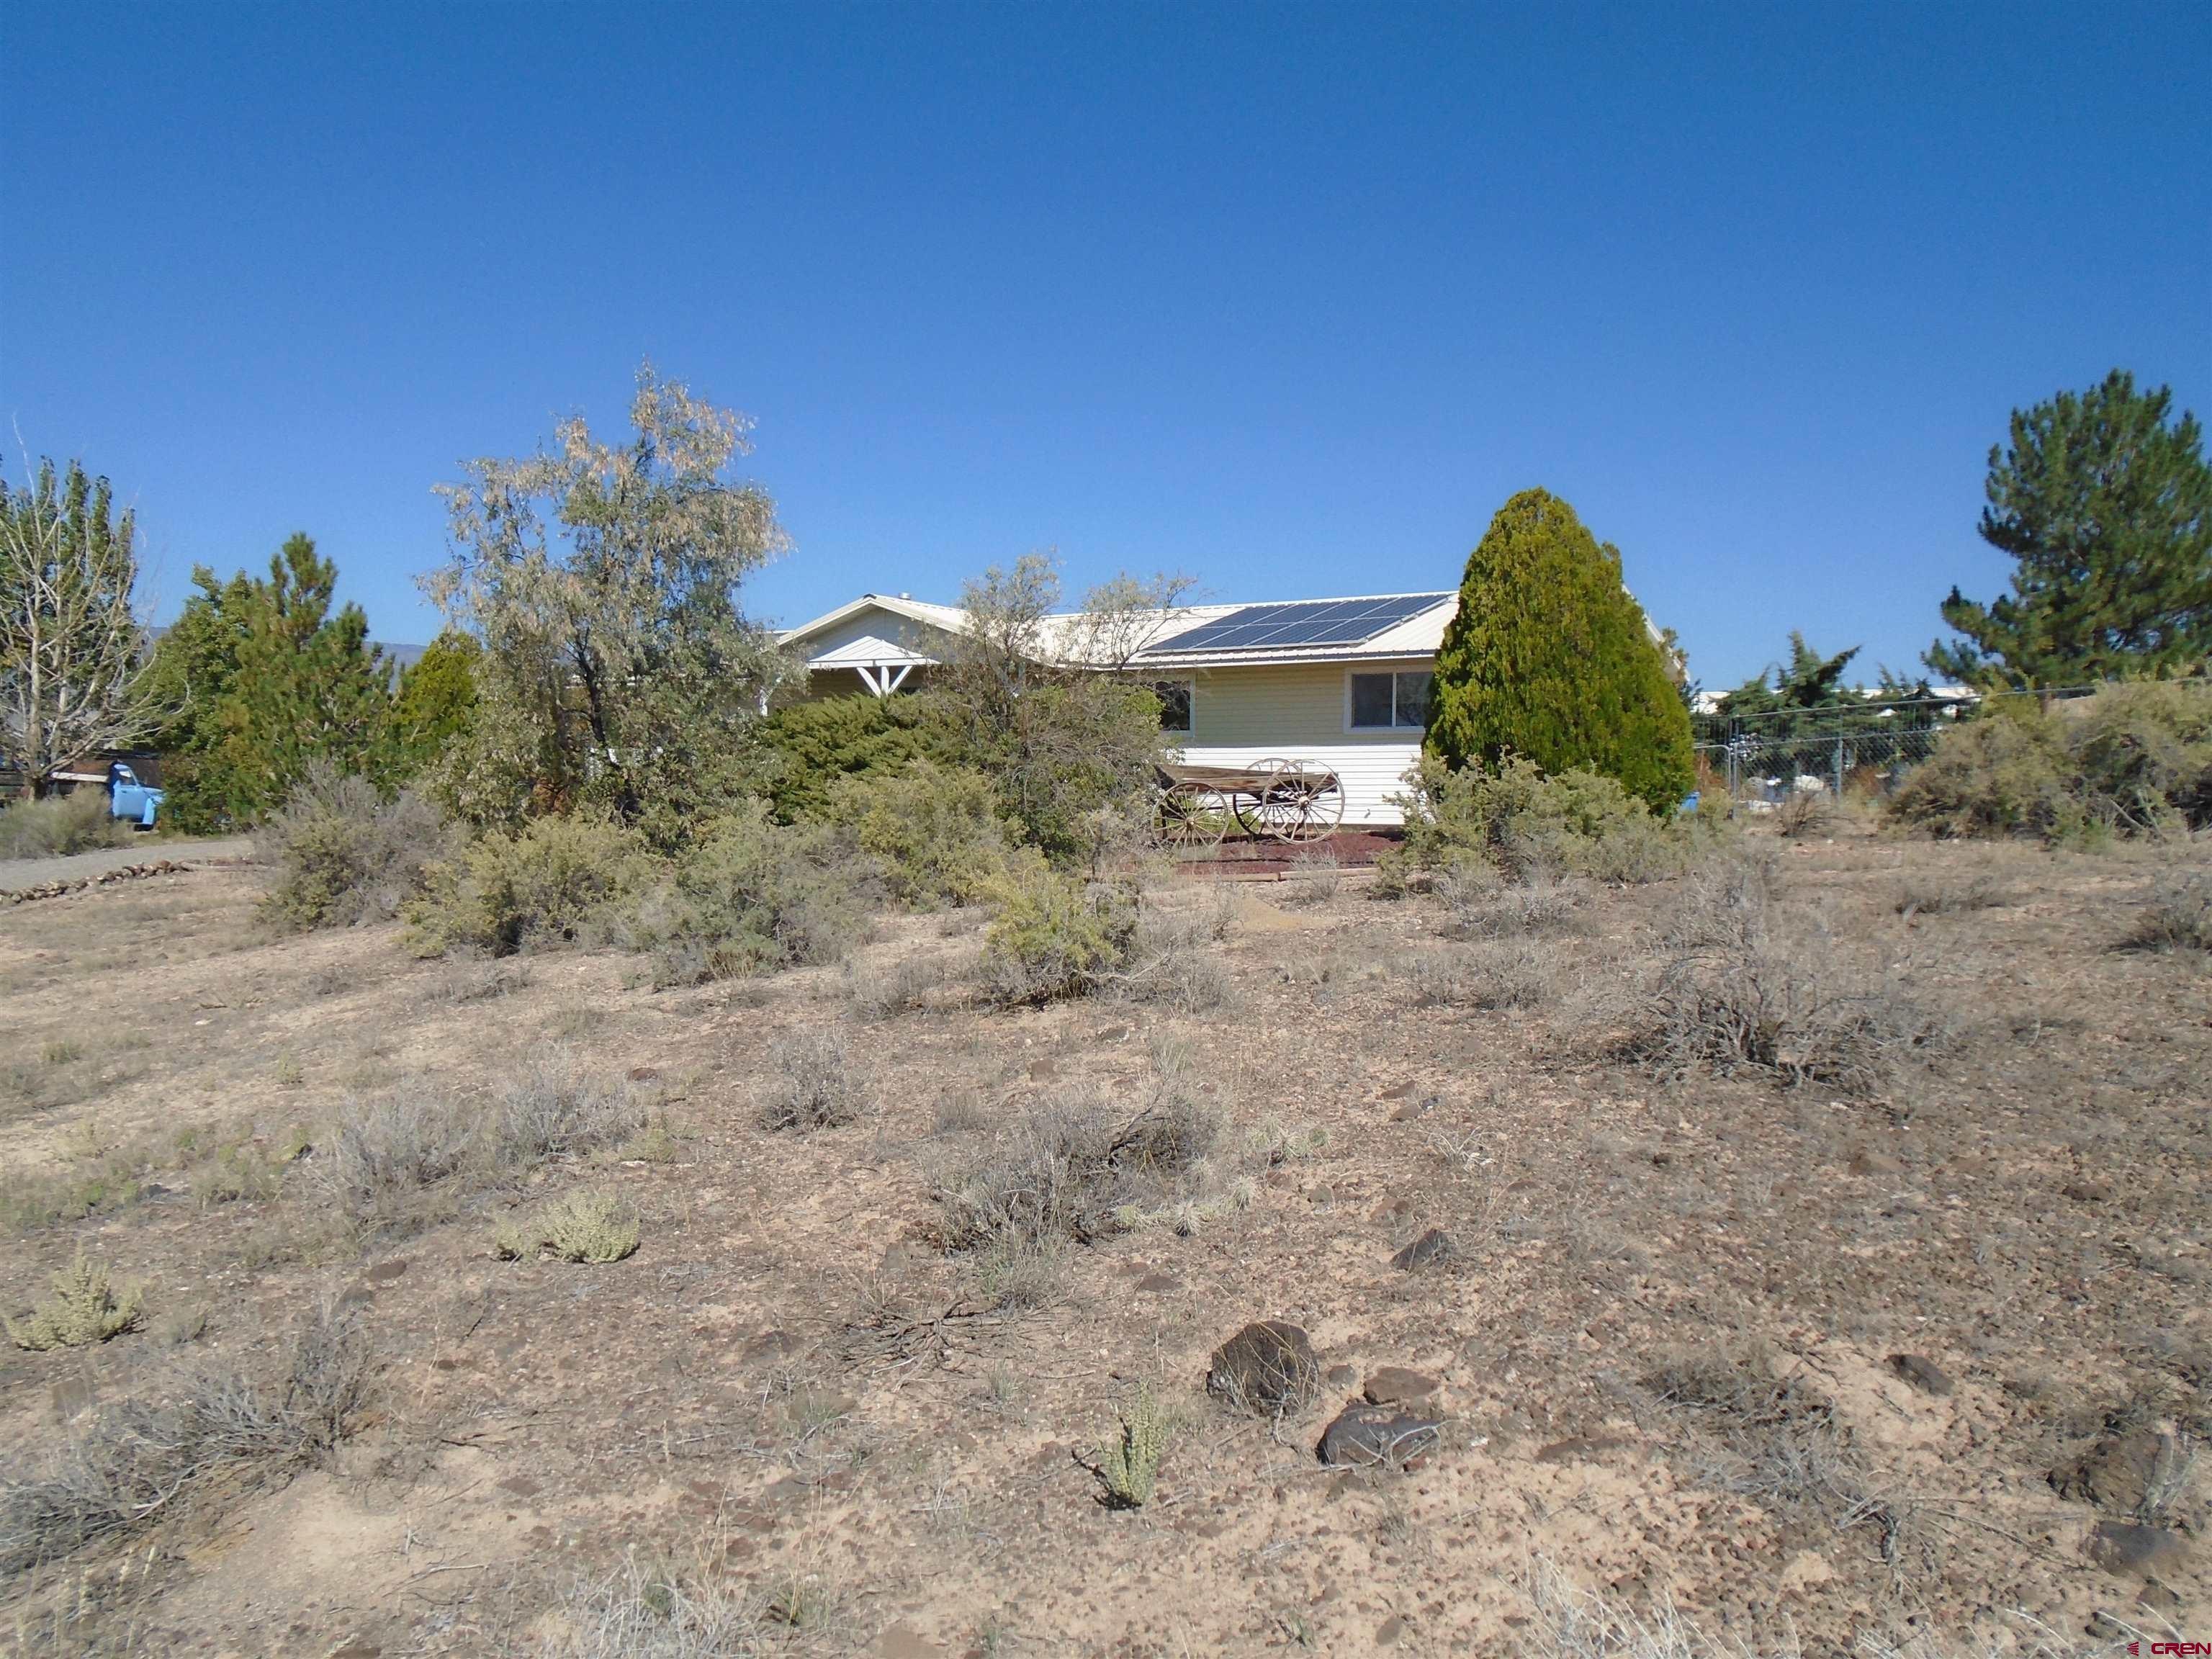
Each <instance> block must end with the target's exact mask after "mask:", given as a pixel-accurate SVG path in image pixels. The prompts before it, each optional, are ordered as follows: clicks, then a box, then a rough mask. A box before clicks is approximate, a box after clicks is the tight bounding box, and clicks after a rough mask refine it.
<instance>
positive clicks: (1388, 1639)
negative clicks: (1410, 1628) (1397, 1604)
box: [1375, 1613, 1406, 1648]
mask: <svg viewBox="0 0 2212 1659" xmlns="http://www.w3.org/2000/svg"><path fill="white" fill-rule="evenodd" d="M1405 1633H1406V1621H1405V1620H1402V1619H1401V1618H1399V1617H1398V1615H1397V1614H1395V1613H1392V1614H1391V1615H1390V1617H1389V1618H1388V1619H1385V1620H1383V1622H1382V1623H1381V1624H1379V1625H1377V1626H1376V1627H1375V1645H1376V1647H1378V1648H1387V1647H1389V1646H1391V1645H1393V1644H1395V1642H1396V1641H1397V1639H1398V1638H1400V1637H1401V1636H1403V1635H1404V1634H1405Z"/></svg>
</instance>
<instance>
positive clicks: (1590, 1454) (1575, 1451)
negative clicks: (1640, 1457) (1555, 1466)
mask: <svg viewBox="0 0 2212 1659" xmlns="http://www.w3.org/2000/svg"><path fill="white" fill-rule="evenodd" d="M1628 1443H1629V1441H1628V1438H1627V1437H1626V1436H1625V1435H1618V1434H1576V1435H1570V1436H1568V1437H1567V1438H1565V1440H1554V1441H1553V1442H1552V1443H1551V1444H1550V1445H1548V1446H1546V1447H1544V1448H1542V1449H1541V1450H1539V1451H1538V1452H1537V1454H1536V1461H1537V1462H1539V1463H1587V1462H1590V1461H1591V1460H1592V1459H1594V1458H1595V1457H1597V1456H1599V1455H1601V1454H1602V1453H1605V1452H1609V1451H1619V1450H1620V1449H1621V1448H1622V1447H1623V1446H1626V1445H1627V1444H1628Z"/></svg>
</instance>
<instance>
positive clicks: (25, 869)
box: [0, 836, 253, 893]
mask: <svg viewBox="0 0 2212 1659" xmlns="http://www.w3.org/2000/svg"><path fill="white" fill-rule="evenodd" d="M252 853H253V837H252V836H212V837H210V838H208V839H206V840H203V841H170V840H167V839H163V840H159V841H157V840H155V839H154V838H153V837H151V836H147V837H144V838H140V839H134V840H132V841H131V842H130V843H129V844H128V845H127V846H123V847H103V848H100V849H99V850H98V851H96V852H91V853H70V854H66V855H65V856H64V857H61V858H46V859H0V893H8V892H13V891H15V890H16V889H17V888H19V887H36V886H38V885H40V884H41V883H44V882H49V881H76V880H80V879H82V878H83V877H86V876H97V875H101V874H104V873H105V872H107V871H110V870H120V869H121V868H122V867H123V866H125V865H126V864H151V863H153V862H154V861H155V860H156V859H168V860H172V861H173V862H174V863H177V864H212V863H214V862H215V861H216V860H218V859H242V858H249V857H251V856H252Z"/></svg>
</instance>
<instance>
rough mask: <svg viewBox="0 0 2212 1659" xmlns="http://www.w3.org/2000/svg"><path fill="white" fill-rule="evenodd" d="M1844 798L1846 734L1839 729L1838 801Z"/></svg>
mask: <svg viewBox="0 0 2212 1659" xmlns="http://www.w3.org/2000/svg"><path fill="white" fill-rule="evenodd" d="M1843 798H1844V734H1843V732H1842V731H1841V730H1840V729H1838V732H1836V799H1838V800H1841V799H1843Z"/></svg>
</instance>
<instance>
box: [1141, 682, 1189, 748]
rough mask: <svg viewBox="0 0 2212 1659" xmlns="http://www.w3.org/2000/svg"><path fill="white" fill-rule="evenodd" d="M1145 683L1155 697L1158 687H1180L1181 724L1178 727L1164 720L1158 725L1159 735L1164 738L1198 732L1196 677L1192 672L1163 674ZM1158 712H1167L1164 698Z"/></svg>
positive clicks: (1187, 735) (1179, 736)
mask: <svg viewBox="0 0 2212 1659" xmlns="http://www.w3.org/2000/svg"><path fill="white" fill-rule="evenodd" d="M1145 684H1146V687H1147V688H1148V689H1149V690H1151V692H1152V695H1153V696H1155V697H1158V696H1159V695H1160V688H1161V687H1162V686H1164V685H1178V686H1181V687H1182V708H1183V724H1182V726H1179V727H1178V726H1170V725H1168V724H1167V723H1166V722H1165V721H1164V720H1163V721H1162V722H1161V725H1160V735H1161V736H1162V737H1164V738H1188V737H1195V736H1196V735H1197V733H1198V677H1197V676H1196V675H1194V674H1164V675H1162V676H1160V677H1159V678H1157V679H1148V680H1146V682H1145ZM1160 713H1161V714H1163V715H1164V714H1166V713H1167V702H1166V700H1165V699H1164V698H1163V699H1161V702H1160Z"/></svg>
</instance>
